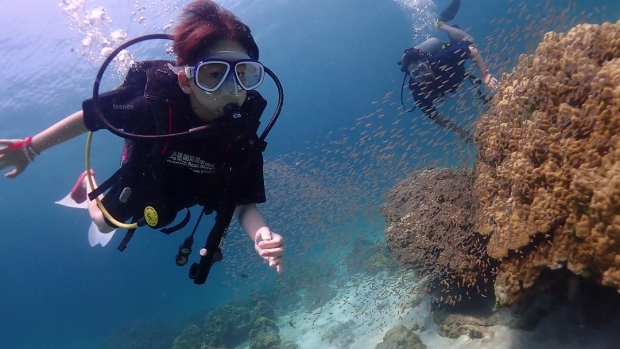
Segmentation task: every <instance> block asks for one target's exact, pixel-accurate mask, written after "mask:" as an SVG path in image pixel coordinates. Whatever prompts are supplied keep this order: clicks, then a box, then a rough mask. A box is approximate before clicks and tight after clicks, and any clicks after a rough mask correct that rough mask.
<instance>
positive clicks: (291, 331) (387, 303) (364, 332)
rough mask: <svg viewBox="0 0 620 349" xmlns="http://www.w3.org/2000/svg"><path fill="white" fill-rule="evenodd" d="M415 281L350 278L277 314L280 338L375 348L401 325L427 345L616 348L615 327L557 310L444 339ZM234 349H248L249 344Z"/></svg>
mask: <svg viewBox="0 0 620 349" xmlns="http://www.w3.org/2000/svg"><path fill="white" fill-rule="evenodd" d="M411 285H414V286H413V287H412V286H411ZM419 285H420V283H417V284H416V282H415V276H414V275H413V274H411V273H403V272H399V273H397V274H393V273H392V274H390V273H387V272H384V273H380V274H378V275H375V276H372V277H353V278H351V279H350V280H349V281H348V282H346V283H345V284H344V286H340V287H339V289H338V294H337V296H336V297H334V298H333V299H332V300H330V301H328V302H327V303H325V304H324V305H323V306H322V307H320V308H318V309H315V310H313V311H307V310H305V309H299V310H297V311H294V312H292V313H290V314H287V315H284V316H282V317H280V318H279V320H278V326H279V327H280V338H281V340H282V342H285V341H292V342H295V343H297V344H298V345H299V347H300V349H346V348H355V349H374V348H375V347H376V345H377V344H379V343H381V342H382V341H383V336H384V334H385V333H386V332H387V331H389V330H390V329H391V328H393V327H395V326H397V325H404V326H405V327H407V328H409V329H411V328H413V327H414V326H415V327H419V328H421V329H420V330H417V331H415V333H416V334H417V335H418V336H419V337H420V339H421V340H422V342H423V343H424V344H426V346H427V347H428V349H481V348H482V349H484V348H497V349H530V348H541V349H547V348H558V349H559V348H561V349H573V348H575V349H577V348H579V349H588V348H590V349H618V348H620V330H614V328H616V329H617V328H620V327H617V326H609V327H606V328H604V329H599V328H588V329H585V328H582V327H580V326H578V325H576V324H575V323H574V321H571V319H570V315H568V314H563V313H562V312H556V313H554V314H551V315H549V316H548V317H547V318H545V319H544V320H542V321H541V323H540V324H539V326H538V327H537V329H536V330H535V331H521V330H515V329H510V328H509V327H507V326H499V325H498V326H492V327H487V329H488V330H490V331H489V332H492V333H491V334H490V335H488V336H487V337H486V338H482V339H470V338H469V337H468V336H461V337H459V338H456V339H450V338H445V337H442V336H440V335H439V334H438V326H437V325H436V324H435V323H434V321H433V318H432V314H431V311H430V299H429V298H428V297H427V296H423V295H422V292H421V290H419V289H418V288H419V287H421V286H419ZM333 287H335V286H333ZM293 326H294V327H293ZM237 349H249V344H247V343H246V344H245V345H242V346H239V347H238V348H237Z"/></svg>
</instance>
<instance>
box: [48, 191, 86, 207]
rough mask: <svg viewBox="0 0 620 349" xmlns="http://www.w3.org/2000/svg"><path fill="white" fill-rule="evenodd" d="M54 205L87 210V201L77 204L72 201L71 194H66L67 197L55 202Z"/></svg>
mask: <svg viewBox="0 0 620 349" xmlns="http://www.w3.org/2000/svg"><path fill="white" fill-rule="evenodd" d="M56 203H57V204H58V205H62V206H66V207H71V208H83V209H88V200H86V201H84V202H83V203H81V204H78V203H77V202H75V201H73V199H72V198H71V193H69V194H67V196H65V197H64V198H62V200H59V201H56Z"/></svg>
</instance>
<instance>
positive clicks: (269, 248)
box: [254, 227, 284, 274]
mask: <svg viewBox="0 0 620 349" xmlns="http://www.w3.org/2000/svg"><path fill="white" fill-rule="evenodd" d="M283 241H284V239H283V238H282V236H280V234H276V233H274V232H272V231H271V230H269V228H267V227H262V228H260V229H258V231H257V232H256V235H255V236H254V249H256V253H258V255H259V256H261V257H262V258H263V259H264V260H266V261H267V262H268V263H269V267H270V268H276V271H277V272H278V274H280V273H282V253H284V248H283V247H282V242H283Z"/></svg>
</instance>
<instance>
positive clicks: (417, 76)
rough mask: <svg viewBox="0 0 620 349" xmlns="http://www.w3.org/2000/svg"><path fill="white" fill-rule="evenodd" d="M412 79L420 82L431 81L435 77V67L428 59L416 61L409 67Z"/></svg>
mask: <svg viewBox="0 0 620 349" xmlns="http://www.w3.org/2000/svg"><path fill="white" fill-rule="evenodd" d="M407 71H409V76H410V77H411V79H413V80H414V81H416V82H418V83H429V82H432V81H433V80H434V79H435V74H434V73H433V69H431V66H430V64H429V63H428V62H427V61H423V60H420V61H415V62H413V63H411V64H409V66H408V67H407Z"/></svg>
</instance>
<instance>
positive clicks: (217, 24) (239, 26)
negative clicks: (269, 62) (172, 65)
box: [172, 0, 258, 65]
mask: <svg viewBox="0 0 620 349" xmlns="http://www.w3.org/2000/svg"><path fill="white" fill-rule="evenodd" d="M172 35H173V37H174V44H173V47H172V48H173V50H174V53H175V54H176V55H177V64H178V65H192V64H195V63H197V62H198V61H199V60H200V58H202V55H203V54H204V52H205V51H206V50H208V49H209V48H210V47H212V46H213V45H215V44H216V43H217V42H218V41H220V40H233V41H236V42H238V43H239V44H241V46H243V47H244V48H245V49H246V51H247V54H248V56H250V58H252V59H256V60H258V46H257V45H256V42H255V41H254V37H252V33H251V31H250V28H249V27H248V26H247V25H245V24H244V23H243V22H241V20H240V19H239V18H237V16H235V15H234V14H233V13H232V12H230V11H228V10H226V9H225V8H223V7H222V6H220V5H218V4H216V3H215V2H213V1H211V0H194V1H193V2H191V3H189V4H188V5H186V6H185V7H184V8H183V10H182V12H181V15H180V18H179V24H178V25H177V26H176V27H175V28H174V30H173V33H172Z"/></svg>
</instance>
